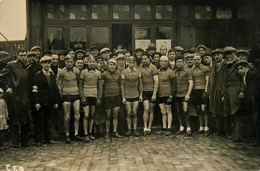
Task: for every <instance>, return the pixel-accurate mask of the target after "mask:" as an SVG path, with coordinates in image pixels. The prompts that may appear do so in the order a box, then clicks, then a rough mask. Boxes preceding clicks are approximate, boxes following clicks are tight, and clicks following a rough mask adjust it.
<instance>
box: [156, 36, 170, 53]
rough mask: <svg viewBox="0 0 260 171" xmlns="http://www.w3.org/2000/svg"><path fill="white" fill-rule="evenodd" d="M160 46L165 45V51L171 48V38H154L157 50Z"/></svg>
mask: <svg viewBox="0 0 260 171" xmlns="http://www.w3.org/2000/svg"><path fill="white" fill-rule="evenodd" d="M162 46H166V48H167V51H168V50H169V49H171V48H172V40H171V39H156V48H157V51H160V48H161V47H162Z"/></svg>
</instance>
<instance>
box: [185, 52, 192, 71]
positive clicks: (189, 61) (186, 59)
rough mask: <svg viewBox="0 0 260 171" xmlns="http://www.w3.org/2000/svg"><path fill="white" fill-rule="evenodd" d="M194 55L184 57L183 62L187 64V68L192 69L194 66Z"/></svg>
mask: <svg viewBox="0 0 260 171" xmlns="http://www.w3.org/2000/svg"><path fill="white" fill-rule="evenodd" d="M193 58H194V55H193V54H188V55H185V56H184V59H185V62H186V64H187V67H188V68H192V67H193V65H194V59H193Z"/></svg>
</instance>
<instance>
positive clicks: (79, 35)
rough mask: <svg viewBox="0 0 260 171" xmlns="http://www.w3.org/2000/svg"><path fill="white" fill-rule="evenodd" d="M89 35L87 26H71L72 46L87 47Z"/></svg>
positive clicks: (74, 47) (76, 47)
mask: <svg viewBox="0 0 260 171" xmlns="http://www.w3.org/2000/svg"><path fill="white" fill-rule="evenodd" d="M86 43H87V35H86V28H85V27H71V28H70V48H72V49H86Z"/></svg>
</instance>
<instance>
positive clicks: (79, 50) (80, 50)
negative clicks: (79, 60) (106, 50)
mask: <svg viewBox="0 0 260 171" xmlns="http://www.w3.org/2000/svg"><path fill="white" fill-rule="evenodd" d="M78 52H81V53H84V54H85V51H84V50H83V49H78V50H76V51H75V53H78Z"/></svg>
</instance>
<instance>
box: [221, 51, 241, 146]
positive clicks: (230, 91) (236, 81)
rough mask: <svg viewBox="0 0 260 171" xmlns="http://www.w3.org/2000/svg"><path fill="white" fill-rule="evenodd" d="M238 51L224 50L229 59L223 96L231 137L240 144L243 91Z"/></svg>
mask: <svg viewBox="0 0 260 171" xmlns="http://www.w3.org/2000/svg"><path fill="white" fill-rule="evenodd" d="M236 52H237V49H235V48H234V47H231V46H227V47H225V48H224V54H225V56H226V58H227V64H226V66H225V69H226V76H225V93H224V96H223V98H222V99H223V101H224V114H225V115H226V116H227V117H228V119H229V121H230V125H231V130H229V131H231V133H230V134H231V136H229V138H230V139H233V141H234V142H239V141H240V137H239V117H237V116H239V115H240V111H239V107H240V99H239V92H240V90H241V77H240V75H239V73H238V72H237V70H236V65H235V64H236V63H237V62H238V61H239V60H238V58H237V56H236Z"/></svg>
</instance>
